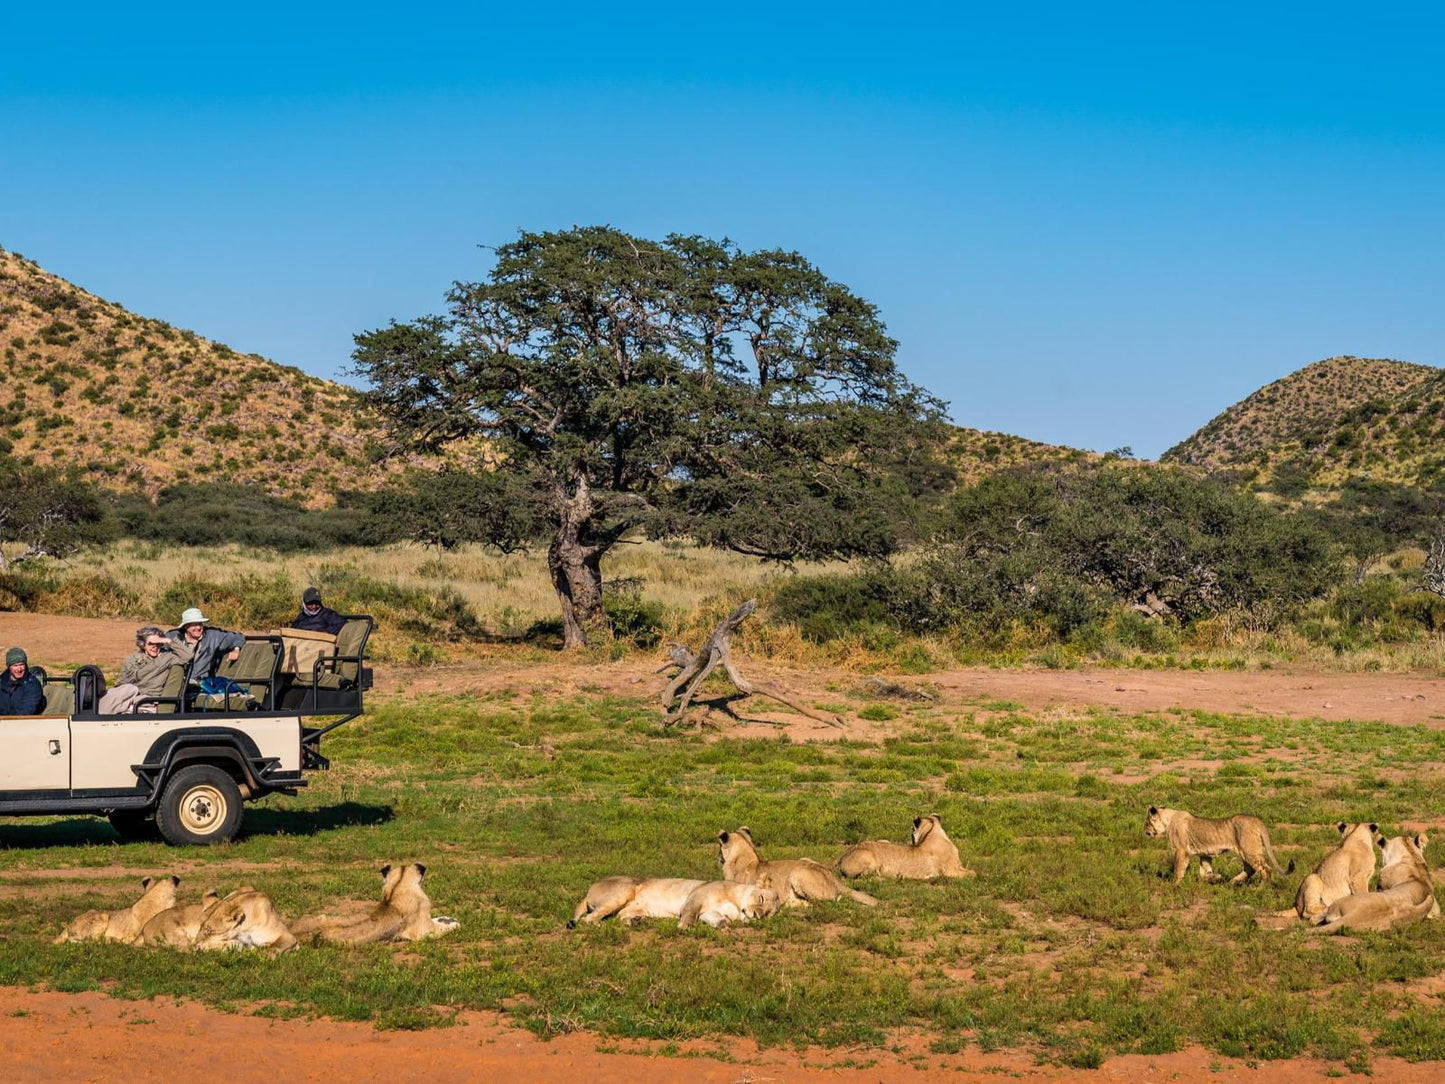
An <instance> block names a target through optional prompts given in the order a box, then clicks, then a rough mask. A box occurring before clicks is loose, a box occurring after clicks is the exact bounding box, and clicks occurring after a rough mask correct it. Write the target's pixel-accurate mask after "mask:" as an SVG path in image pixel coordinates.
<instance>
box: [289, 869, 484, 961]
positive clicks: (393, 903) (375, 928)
mask: <svg viewBox="0 0 1445 1084" xmlns="http://www.w3.org/2000/svg"><path fill="white" fill-rule="evenodd" d="M425 877H426V867H425V866H423V865H422V864H421V863H420V862H412V863H410V864H408V865H404V866H393V865H390V864H387V865H385V866H382V867H381V902H380V903H378V904H375V905H374V906H373V907H372V908H371V910H370V911H368V912H367V913H365V914H362V915H350V916H338V915H313V916H311V917H309V918H303V919H301V920H300V921H299V922H297V923H296V924H295V925H294V926H292V928H291V929H292V932H293V933H296V934H297V935H299V936H302V937H306V936H310V935H315V936H317V937H320V938H321V939H322V940H324V941H334V942H336V943H337V944H342V945H369V944H376V943H379V942H385V941H422V940H425V939H426V938H428V937H441V936H442V935H443V934H448V933H451V932H452V931H453V930H455V929H457V928H458V927H459V926H460V925H461V923H459V922H458V921H457V920H456V919H454V918H446V917H444V916H441V915H438V916H437V917H435V918H433V917H432V913H431V897H430V896H428V895H427V894H426V890H425V889H424V888H422V886H421V883H422V880H423V879H424V878H425Z"/></svg>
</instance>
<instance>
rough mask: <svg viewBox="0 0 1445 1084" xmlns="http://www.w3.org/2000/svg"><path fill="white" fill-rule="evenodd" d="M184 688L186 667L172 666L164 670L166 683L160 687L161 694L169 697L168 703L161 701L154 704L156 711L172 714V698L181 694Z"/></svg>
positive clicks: (173, 706) (173, 705)
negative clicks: (170, 701)
mask: <svg viewBox="0 0 1445 1084" xmlns="http://www.w3.org/2000/svg"><path fill="white" fill-rule="evenodd" d="M185 688H186V668H185V667H184V666H172V667H171V668H170V669H169V670H167V671H166V683H165V685H164V686H162V688H161V696H162V697H166V698H169V699H171V700H172V701H173V702H172V703H169V704H165V703H161V704H157V705H156V712H157V713H158V714H161V715H171V714H174V712H175V710H176V705H175V703H174V699H175V698H176V697H178V696H180V695H181V693H182V692H184V691H185Z"/></svg>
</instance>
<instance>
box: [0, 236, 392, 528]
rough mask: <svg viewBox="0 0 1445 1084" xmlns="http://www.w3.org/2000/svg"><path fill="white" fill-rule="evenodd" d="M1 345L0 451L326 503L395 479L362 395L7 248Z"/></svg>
mask: <svg viewBox="0 0 1445 1084" xmlns="http://www.w3.org/2000/svg"><path fill="white" fill-rule="evenodd" d="M0 350H3V352H4V359H5V371H6V374H7V379H6V382H5V386H4V387H3V388H0V451H6V452H9V453H10V454H12V455H14V456H15V457H17V458H20V459H26V460H31V461H33V462H36V463H47V464H58V465H61V466H68V465H70V464H76V465H78V466H80V467H81V468H82V469H83V471H84V472H85V473H86V475H88V476H89V477H90V478H91V479H92V480H93V481H95V482H97V483H99V484H101V485H103V486H105V487H107V488H110V489H138V490H141V491H143V492H146V493H149V494H152V495H154V494H155V493H156V492H157V491H159V490H160V489H161V488H163V487H164V486H166V485H169V484H171V483H174V482H180V481H191V482H203V481H206V480H208V479H215V478H225V479H228V480H231V481H235V482H240V483H247V484H254V485H259V486H262V487H264V488H265V489H266V490H267V491H269V492H271V493H273V494H276V495H278V496H285V497H291V498H294V499H297V500H300V501H301V502H303V503H305V504H307V505H310V506H317V505H324V504H327V503H329V502H330V500H331V497H332V494H334V493H335V492H336V491H338V490H342V489H371V488H375V487H376V485H377V484H379V482H380V481H381V480H382V479H383V478H384V477H385V474H386V471H385V470H383V469H381V468H380V467H378V466H377V465H376V459H377V454H376V452H377V446H378V445H377V438H378V437H379V435H380V431H379V429H378V427H377V424H376V422H375V420H374V419H373V418H372V417H371V415H370V414H369V413H368V412H367V411H365V410H362V409H360V408H359V402H358V399H357V395H356V393H355V392H354V391H353V390H351V389H349V388H346V387H343V386H342V385H340V384H336V383H333V382H331V381H328V380H321V379H318V378H317V377H314V376H308V375H307V374H305V373H303V372H301V370H299V369H295V368H292V367H290V366H286V365H278V364H276V363H275V362H272V361H268V360H267V359H265V358H262V357H258V356H256V355H255V354H240V353H237V352H236V351H234V350H232V349H231V348H230V347H228V346H225V345H223V344H221V343H216V342H211V341H210V340H208V339H203V338H201V337H200V336H199V335H196V334H194V333H193V332H190V331H182V330H180V329H178V328H174V327H172V326H171V325H170V324H167V323H165V322H163V321H161V320H153V319H148V318H146V317H143V316H136V315H134V314H133V313H130V312H127V311H126V310H125V309H123V308H122V307H121V306H119V305H117V304H114V303H112V302H109V301H105V300H103V299H101V298H99V297H96V296H95V295H94V294H90V293H87V292H86V291H85V290H82V289H80V288H79V287H77V286H74V285H72V284H71V283H69V282H66V281H65V280H64V279H62V278H59V277H57V276H55V275H52V274H50V273H48V272H46V271H44V270H42V269H41V268H40V267H38V266H37V265H36V264H35V263H33V262H31V261H30V260H27V259H25V258H24V257H22V256H19V255H17V254H16V253H13V252H6V251H4V250H3V249H0ZM393 466H394V467H399V464H393Z"/></svg>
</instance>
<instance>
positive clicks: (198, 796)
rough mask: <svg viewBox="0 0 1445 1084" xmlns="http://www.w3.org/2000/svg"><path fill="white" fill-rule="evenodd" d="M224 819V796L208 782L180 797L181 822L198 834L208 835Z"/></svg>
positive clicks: (188, 829)
mask: <svg viewBox="0 0 1445 1084" xmlns="http://www.w3.org/2000/svg"><path fill="white" fill-rule="evenodd" d="M225 819H226V796H225V795H224V794H222V793H221V792H220V791H219V790H217V789H216V788H215V787H213V786H211V785H210V784H208V783H203V784H201V785H200V786H196V787H192V788H191V789H190V790H188V791H186V793H185V794H184V795H183V796H182V797H181V824H182V826H183V827H184V828H185V829H186V831H188V832H193V833H195V834H196V835H198V836H205V835H210V834H211V833H212V832H214V831H215V830H216V829H217V828H219V827H220V826H221V823H222V822H223V821H224V820H225Z"/></svg>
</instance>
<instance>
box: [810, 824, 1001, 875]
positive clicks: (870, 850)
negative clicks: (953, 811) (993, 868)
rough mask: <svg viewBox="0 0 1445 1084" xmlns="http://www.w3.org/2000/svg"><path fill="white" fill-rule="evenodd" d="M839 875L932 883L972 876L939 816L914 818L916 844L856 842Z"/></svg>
mask: <svg viewBox="0 0 1445 1084" xmlns="http://www.w3.org/2000/svg"><path fill="white" fill-rule="evenodd" d="M838 872H839V873H841V874H842V875H843V876H844V877H861V876H862V875H863V874H865V873H876V874H878V875H879V876H880V877H899V878H906V879H908V880H916V881H931V880H933V878H935V877H972V876H973V870H971V869H965V868H964V865H963V863H962V862H960V861H959V859H958V848H957V847H955V846H954V844H953V840H951V839H949V838H948V833H947V832H945V831H944V830H943V821H942V820H941V819H940V818H939V816H938V814H937V813H930V814H929V815H928V816H926V817H914V818H913V841H912V842H911V843H894V842H892V841H891V840H887V839H875V840H867V841H865V842H863V843H855V844H854V845H853V846H851V847H849V848H848V849H847V850H846V851H844V852H843V855H842V857H841V858H839V859H838Z"/></svg>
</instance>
